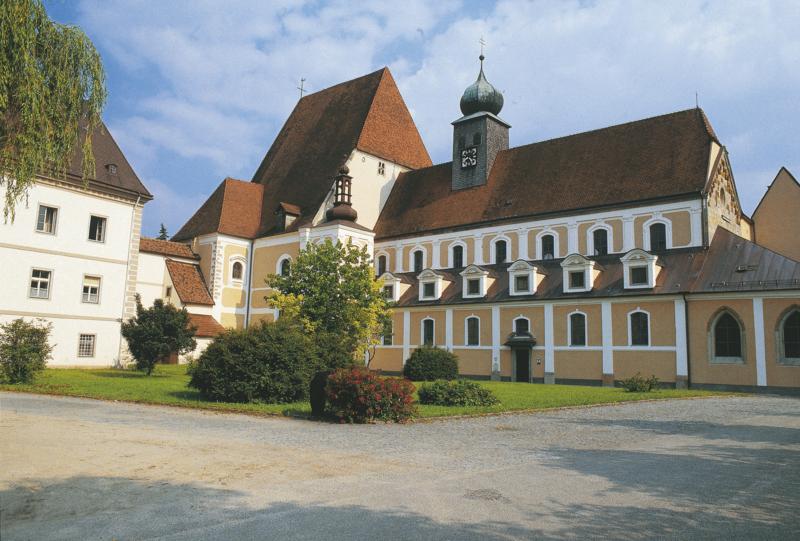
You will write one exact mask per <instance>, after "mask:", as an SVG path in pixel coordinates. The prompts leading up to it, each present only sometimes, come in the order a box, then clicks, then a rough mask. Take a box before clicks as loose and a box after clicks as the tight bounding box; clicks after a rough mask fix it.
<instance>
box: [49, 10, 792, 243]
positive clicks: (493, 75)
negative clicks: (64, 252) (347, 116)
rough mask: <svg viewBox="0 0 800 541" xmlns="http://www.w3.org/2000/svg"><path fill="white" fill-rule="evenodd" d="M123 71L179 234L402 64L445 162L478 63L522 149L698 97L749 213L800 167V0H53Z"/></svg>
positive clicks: (114, 72) (122, 102)
mask: <svg viewBox="0 0 800 541" xmlns="http://www.w3.org/2000/svg"><path fill="white" fill-rule="evenodd" d="M45 6H46V7H47V9H48V13H49V14H50V16H51V17H52V18H53V19H54V20H56V21H58V22H61V23H68V24H75V25H78V26H80V27H81V28H82V29H83V30H84V31H85V32H86V33H87V34H88V36H89V37H90V38H91V40H92V41H93V42H94V44H95V46H96V47H97V48H98V50H99V52H100V54H101V55H102V58H103V62H104V65H105V68H106V75H107V86H108V90H109V98H108V102H107V104H106V109H105V112H104V119H105V121H106V124H107V125H108V127H109V129H110V130H111V133H112V134H113V136H114V138H115V139H116V140H117V142H118V144H119V145H120V147H121V148H122V151H123V152H124V154H125V155H126V157H127V158H128V161H129V162H130V163H131V165H132V166H133V168H134V170H135V171H136V172H137V174H138V175H139V177H140V178H141V180H142V181H143V182H144V184H145V185H146V186H147V187H148V189H149V190H150V191H151V192H152V193H153V194H154V196H155V199H154V200H153V201H151V202H149V203H148V204H147V205H146V206H145V211H144V223H143V231H142V232H143V234H144V235H148V236H154V235H156V234H157V232H158V229H159V225H160V224H161V223H162V222H163V223H164V224H166V227H167V230H168V231H169V233H170V234H173V233H175V232H177V230H178V229H179V228H180V227H181V225H183V223H184V222H185V221H186V220H187V219H188V218H189V217H190V216H191V215H192V214H193V213H194V211H195V210H196V209H197V208H198V207H199V206H200V205H201V204H202V203H203V201H204V200H205V199H206V198H207V197H208V196H209V195H210V194H211V192H212V191H213V190H214V189H215V188H216V187H217V186H218V185H219V183H220V182H221V181H222V179H224V178H225V177H226V176H230V177H234V178H240V179H244V180H249V179H251V178H252V175H253V173H254V172H255V170H256V168H257V167H258V165H259V163H260V162H261V159H262V158H263V157H264V155H265V154H266V152H267V150H268V149H269V146H270V144H271V143H272V141H273V139H274V138H275V136H276V134H277V133H278V131H279V130H280V128H281V126H282V125H283V123H284V122H285V120H286V118H287V117H288V116H289V114H290V113H291V111H292V109H293V107H294V106H295V104H296V103H297V100H298V98H299V91H298V90H297V86H298V84H299V81H300V79H301V78H304V79H305V83H304V86H305V88H306V89H307V90H308V91H309V92H314V91H318V90H321V89H324V88H327V87H329V86H332V85H334V84H337V83H339V82H342V81H346V80H348V79H352V78H355V77H358V76H361V75H365V74H367V73H370V72H372V71H375V70H377V69H379V68H381V67H383V66H388V67H389V69H390V70H391V71H392V74H393V75H394V77H395V79H396V81H397V84H398V86H399V88H400V92H401V94H402V95H403V98H404V99H405V101H406V104H407V106H408V107H409V110H410V111H411V114H412V116H413V117H414V120H415V122H416V124H417V128H418V129H419V131H420V133H421V134H422V138H423V140H424V142H425V144H426V146H427V148H428V151H429V152H430V154H431V157H432V159H433V161H434V162H435V163H440V162H445V161H449V160H450V152H451V138H452V126H451V125H450V122H452V121H453V120H455V119H456V118H458V117H459V116H461V115H460V111H459V109H458V102H459V99H460V97H461V94H462V92H463V91H464V89H465V88H466V87H467V86H468V85H469V84H471V83H472V82H473V81H474V80H475V77H476V76H477V71H478V58H477V57H478V54H479V52H480V46H479V43H478V42H479V40H480V39H481V38H483V40H484V41H485V42H486V49H485V54H486V62H485V72H486V76H487V78H488V80H489V81H490V82H491V83H492V84H493V85H494V86H495V87H497V88H498V89H499V90H501V91H502V92H503V94H504V96H505V107H504V109H503V111H502V113H501V117H502V118H503V119H504V120H506V121H507V122H509V123H510V124H511V125H512V128H511V132H510V137H511V146H519V145H524V144H528V143H532V142H536V141H543V140H547V139H551V138H553V137H560V136H564V135H569V134H573V133H578V132H582V131H587V130H592V129H597V128H602V127H606V126H610V125H613V124H619V123H622V122H628V121H632V120H638V119H641V118H647V117H651V116H656V115H661V114H665V113H670V112H673V111H679V110H683V109H688V108H690V107H694V106H695V103H696V100H697V101H699V104H700V106H701V107H702V108H703V109H704V110H705V112H706V114H707V115H708V116H709V118H710V120H711V124H712V126H713V127H714V130H715V131H716V133H717V135H718V136H719V138H720V139H721V141H722V143H723V144H724V145H725V146H726V147H727V149H728V151H729V153H730V158H731V164H732V167H733V173H734V176H735V179H736V183H737V186H738V190H739V195H740V198H741V201H742V207H743V209H744V211H745V213H747V214H750V213H752V211H753V210H754V209H755V206H756V205H757V204H758V201H759V199H760V198H761V196H762V195H763V193H764V191H765V190H766V187H767V186H768V185H769V183H770V182H771V181H772V179H773V178H774V177H775V175H776V174H777V172H778V170H779V168H780V167H781V166H786V167H787V168H788V169H789V170H790V171H792V172H793V173H794V174H795V176H798V177H800V137H798V128H797V126H798V125H800V33H798V32H797V29H798V28H800V2H798V1H796V0H789V1H784V2H781V1H775V2H768V1H753V2H741V1H734V0H727V1H714V0H706V1H702V2H695V1H678V0H675V1H670V2H656V1H645V0H639V1H624V0H610V1H587V0H577V1H574V0H573V1H571V0H562V1H555V0H553V1H532V2H525V1H522V0H498V1H496V2H489V1H485V2H473V1H458V0H436V1H435V2H430V1H424V0H403V1H402V2H398V1H392V2H370V1H364V0H361V1H349V2H348V1H328V2H320V1H312V2H309V1H302V0H270V1H269V2H262V1H240V0H227V1H225V2H222V1H201V0H192V1H180V0H170V1H168V2H164V1H156V0H151V1H149V2H146V1H141V0H102V1H95V0H76V1H65V0H46V1H45Z"/></svg>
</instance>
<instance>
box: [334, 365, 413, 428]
mask: <svg viewBox="0 0 800 541" xmlns="http://www.w3.org/2000/svg"><path fill="white" fill-rule="evenodd" d="M325 390H326V393H327V395H328V409H329V411H330V413H331V414H333V416H334V417H336V418H337V419H339V421H340V422H343V423H344V422H347V423H369V422H373V421H395V422H399V423H402V422H405V421H408V420H409V419H411V417H413V416H414V414H415V413H416V409H417V408H416V406H415V405H414V397H413V395H414V384H413V383H411V382H410V381H408V380H405V379H402V378H382V377H380V376H378V375H377V374H375V373H373V372H370V371H369V370H367V369H366V368H361V367H359V368H340V369H339V370H336V371H335V372H334V373H333V374H331V375H330V376H328V384H327V385H326V387H325Z"/></svg>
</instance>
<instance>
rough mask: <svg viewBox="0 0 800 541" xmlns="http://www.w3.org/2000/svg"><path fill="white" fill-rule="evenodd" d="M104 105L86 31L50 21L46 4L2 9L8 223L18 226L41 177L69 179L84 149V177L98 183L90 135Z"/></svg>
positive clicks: (10, 0)
mask: <svg viewBox="0 0 800 541" xmlns="http://www.w3.org/2000/svg"><path fill="white" fill-rule="evenodd" d="M105 100H106V88H105V72H104V71H103V64H102V61H101V59H100V55H99V54H98V52H97V50H96V49H95V48H94V45H93V44H92V42H91V41H90V40H89V38H88V37H87V36H86V34H84V33H83V31H81V30H80V29H79V28H77V27H75V26H69V25H62V24H58V23H55V22H53V21H52V20H50V18H49V17H48V16H47V12H46V11H45V8H44V6H43V5H42V3H41V0H2V2H0V191H3V192H4V199H5V201H4V206H3V215H4V217H5V219H6V220H7V219H9V217H10V218H11V220H13V219H14V208H15V206H16V204H17V203H19V202H20V201H22V200H23V199H25V198H26V196H27V193H28V189H29V187H30V186H31V184H32V183H33V181H34V178H35V176H36V175H37V174H40V173H44V174H48V175H52V176H54V177H56V178H63V177H65V176H66V174H67V169H68V167H69V164H70V161H71V160H72V158H73V157H74V156H75V154H76V152H77V148H78V147H79V146H81V147H82V149H81V150H82V158H83V159H82V160H81V162H82V174H83V178H84V180H86V179H87V178H89V177H92V176H94V174H95V163H94V156H93V155H92V132H93V131H94V130H95V129H96V128H97V127H98V125H99V124H100V112H101V111H102V109H103V105H104V103H105ZM3 188H4V189H3Z"/></svg>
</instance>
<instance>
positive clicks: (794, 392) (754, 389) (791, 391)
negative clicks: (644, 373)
mask: <svg viewBox="0 0 800 541" xmlns="http://www.w3.org/2000/svg"><path fill="white" fill-rule="evenodd" d="M689 387H690V388H691V389H700V390H707V391H731V392H737V393H755V394H777V395H788V396H800V387H770V386H764V387H759V386H757V385H723V384H718V383H691V384H690V385H689Z"/></svg>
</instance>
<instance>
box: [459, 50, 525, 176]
mask: <svg viewBox="0 0 800 541" xmlns="http://www.w3.org/2000/svg"><path fill="white" fill-rule="evenodd" d="M481 45H483V42H482V41H481ZM478 58H479V59H480V62H481V68H480V71H479V72H478V78H477V79H476V80H475V82H474V83H472V84H471V85H469V86H468V87H467V89H466V90H464V94H463V95H462V96H461V103H460V105H461V112H462V113H463V114H464V116H463V117H461V118H459V119H458V120H456V121H455V122H453V176H452V186H451V187H452V189H453V190H461V189H464V188H471V187H473V186H482V185H484V184H486V182H487V181H488V179H489V173H490V172H491V170H492V165H494V160H495V158H496V157H497V153H498V152H500V151H502V150H506V149H507V148H508V129H509V128H510V127H511V126H510V125H509V124H508V123H506V122H505V121H504V120H502V119H501V118H500V117H498V116H497V115H498V114H500V111H501V110H502V109H503V101H504V100H503V94H502V93H500V91H499V90H497V89H496V88H495V87H494V86H492V85H491V83H489V81H487V80H486V75H484V73H483V61H484V59H485V57H484V56H483V52H481V55H480V56H479V57H478Z"/></svg>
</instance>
